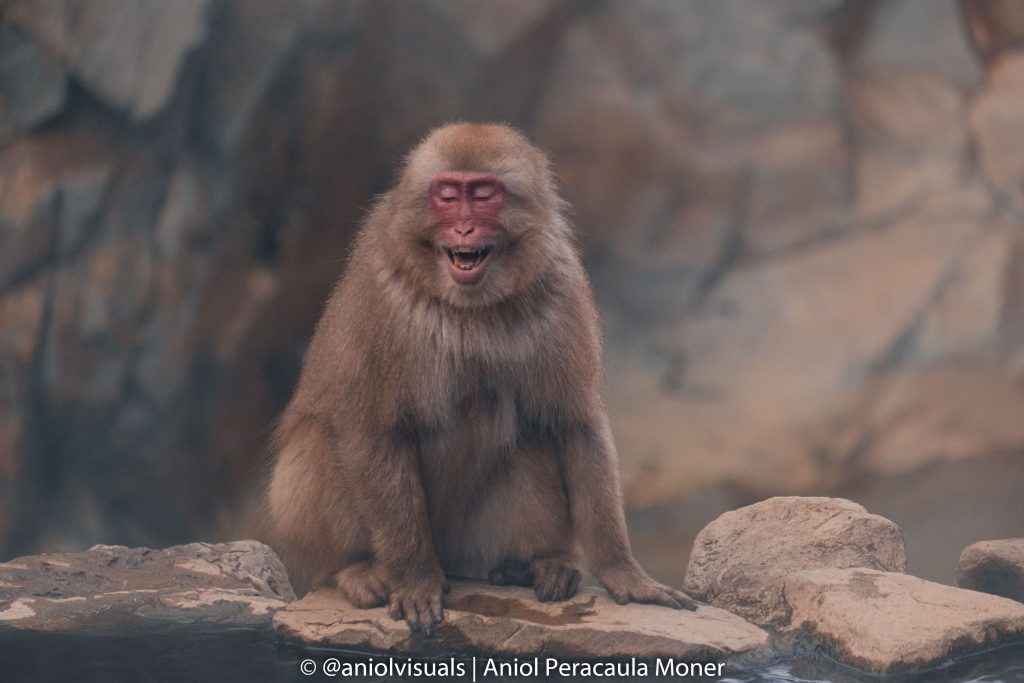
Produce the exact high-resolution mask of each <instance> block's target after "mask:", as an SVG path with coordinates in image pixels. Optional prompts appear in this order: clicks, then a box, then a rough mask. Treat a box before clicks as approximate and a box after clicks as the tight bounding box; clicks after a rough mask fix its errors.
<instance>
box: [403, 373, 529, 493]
mask: <svg viewBox="0 0 1024 683" xmlns="http://www.w3.org/2000/svg"><path fill="white" fill-rule="evenodd" d="M447 410H448V419H447V420H445V426H444V427H443V428H442V429H440V430H437V431H435V432H434V433H433V434H431V435H429V436H428V437H426V438H425V439H424V440H423V442H421V444H420V452H421V456H422V462H423V466H424V467H423V468H424V475H425V477H424V478H425V480H426V481H424V484H425V485H426V487H427V489H428V494H431V493H432V494H434V495H432V496H430V498H431V499H432V500H435V501H440V500H445V501H448V500H455V499H458V498H461V497H464V496H465V495H468V494H469V493H470V491H469V489H471V488H473V487H476V486H477V484H478V483H479V481H480V480H483V479H486V478H487V477H489V476H491V474H492V473H493V471H494V469H495V468H496V467H500V466H501V460H502V458H504V457H506V456H507V455H508V452H509V451H510V449H511V448H512V446H513V445H514V444H515V442H516V437H517V434H516V423H517V419H516V411H515V403H514V401H513V400H511V397H510V396H509V395H508V394H507V393H506V392H502V391H501V390H499V389H497V388H490V387H489V388H483V389H481V390H477V391H461V392H457V393H454V394H453V395H452V397H451V398H450V403H449V405H448V408H447Z"/></svg>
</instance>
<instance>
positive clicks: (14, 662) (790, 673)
mask: <svg viewBox="0 0 1024 683" xmlns="http://www.w3.org/2000/svg"><path fill="white" fill-rule="evenodd" d="M371 659H372V661H373V662H374V663H375V664H376V665H377V666H385V665H386V664H387V662H388V658H386V657H381V656H379V655H374V656H372V658H371V656H369V655H365V654H359V653H354V652H345V651H340V650H334V649H327V648H324V649H321V648H304V647H300V646H297V645H294V644H291V643H287V642H283V641H281V640H280V639H278V638H277V637H276V636H275V635H274V634H273V633H270V632H267V631H254V630H249V629H239V630H226V631H225V630H221V631H218V632H216V633H200V634H196V633H180V634H173V633H172V634H141V633H140V634H138V635H117V636H87V635H73V634H41V633H38V632H26V631H17V630H0V681H3V682H5V683H6V682H12V683H21V682H25V683H29V682H31V683H38V682H47V683H48V682H50V681H54V682H61V683H63V682H65V681H71V682H79V683H92V682H96V683H107V682H118V681H132V682H135V681H224V682H230V681H251V682H254V683H284V682H290V681H329V680H349V681H351V680H364V681H381V680H400V678H397V679H396V678H388V677H379V676H377V677H375V676H369V677H346V676H344V675H343V672H338V673H337V674H336V675H335V676H328V675H326V674H325V673H324V671H323V669H324V667H325V665H326V664H327V662H328V661H336V662H349V663H354V662H363V663H365V662H367V661H368V660H371ZM420 661H421V662H422V661H428V662H432V664H430V666H434V667H440V666H443V665H448V664H449V663H450V662H453V661H458V662H462V665H463V666H464V667H465V669H464V670H465V671H466V672H467V675H466V676H464V677H455V678H453V677H447V678H446V679H440V678H437V677H421V678H411V677H410V678H407V679H405V680H465V681H471V680H472V678H471V677H470V676H469V675H468V672H469V666H470V660H468V659H459V660H446V659H433V660H420ZM303 662H306V664H305V666H306V667H307V668H308V667H310V666H311V665H312V666H314V667H315V669H316V670H315V672H314V673H313V674H311V675H305V674H303V673H302V671H301V667H302V666H303ZM394 662H396V663H398V662H408V660H407V659H406V658H396V659H395V660H394ZM478 666H482V665H479V664H478ZM435 670H436V669H435ZM478 671H479V672H480V673H481V674H482V668H479V669H478ZM479 680H491V681H498V680H501V681H544V680H550V679H548V678H546V677H545V676H544V675H543V672H541V674H540V675H537V676H527V677H520V678H516V677H506V678H502V677H489V678H488V677H484V676H482V675H481V676H480V678H479ZM558 680H563V679H558ZM598 680H603V681H609V680H621V679H616V678H607V677H606V678H601V679H598ZM639 680H646V681H652V683H653V682H655V681H667V680H673V681H697V680H700V681H712V680H718V681H726V682H728V683H769V682H787V683H804V682H808V681H832V682H835V683H846V682H848V681H850V682H853V681H864V680H878V679H865V678H863V677H857V676H856V675H855V674H853V673H852V672H847V671H843V670H841V669H838V668H836V667H834V666H833V667H829V666H824V665H820V664H815V663H811V662H802V661H780V662H776V663H773V664H770V665H765V666H762V667H761V668H760V669H758V670H757V671H754V672H750V673H743V674H736V673H732V674H730V673H726V675H725V676H724V677H722V678H715V677H692V676H691V677H682V678H664V677H663V678H660V679H659V678H657V677H655V676H653V675H652V676H650V677H646V678H643V679H639ZM884 680H886V681H887V682H888V681H892V683H911V682H913V683H923V682H925V681H927V682H928V683H961V682H966V681H977V682H978V683H981V682H982V681H984V682H986V683H1024V645H1018V646H1014V647H1007V648H1002V650H1000V651H996V652H991V653H988V654H985V655H980V656H977V657H974V658H973V659H971V660H967V661H964V662H960V663H958V664H956V665H950V666H948V667H944V668H942V669H938V670H935V671H930V672H926V673H924V674H918V675H916V676H914V677H911V678H906V677H899V678H892V679H884Z"/></svg>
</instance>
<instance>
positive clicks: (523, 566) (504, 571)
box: [487, 560, 533, 586]
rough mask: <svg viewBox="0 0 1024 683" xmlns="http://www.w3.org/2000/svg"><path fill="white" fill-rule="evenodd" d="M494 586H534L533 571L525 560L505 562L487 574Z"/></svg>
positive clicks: (488, 579)
mask: <svg viewBox="0 0 1024 683" xmlns="http://www.w3.org/2000/svg"><path fill="white" fill-rule="evenodd" d="M487 581H488V582H490V583H491V584H492V585H494V586H532V585H533V570H532V569H531V568H530V563H529V562H527V561H525V560H505V561H504V562H502V563H501V564H499V565H498V566H497V567H495V568H494V569H492V570H491V571H490V572H488V573H487Z"/></svg>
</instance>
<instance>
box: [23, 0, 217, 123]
mask: <svg viewBox="0 0 1024 683" xmlns="http://www.w3.org/2000/svg"><path fill="white" fill-rule="evenodd" d="M208 5H209V0H176V1H175V2H159V1H155V2H154V1H149V0H132V1H130V2H121V1H120V0H84V1H82V2H78V1H76V0H44V1H42V2H37V1H36V0H27V1H26V0H13V1H12V2H8V3H7V4H6V5H5V7H4V16H5V18H6V19H7V20H8V21H10V22H12V23H13V24H15V25H16V26H18V27H19V28H21V29H22V30H24V31H25V32H26V33H28V34H30V35H32V36H33V37H34V38H35V39H37V40H38V41H39V42H40V43H41V44H43V45H45V46H46V48H47V49H48V51H49V52H51V53H52V54H55V55H57V57H58V58H59V59H60V61H61V62H62V63H63V64H64V66H65V68H66V69H67V70H68V71H69V72H71V73H72V74H74V75H75V76H76V77H77V78H78V79H79V80H80V81H81V82H82V83H83V84H84V85H85V86H86V87H87V88H89V89H90V90H92V91H93V92H94V93H95V94H96V95H98V96H99V97H100V98H101V99H103V100H105V101H106V102H108V103H109V104H110V105H112V106H114V107H115V108H118V109H123V110H126V111H128V112H130V113H131V115H132V116H133V117H134V118H136V119H147V118H149V117H151V116H153V115H154V114H156V113H157V112H158V111H160V110H161V109H162V108H163V107H164V105H166V104H167V101H168V99H169V98H170V96H171V93H172V92H173V90H174V86H175V84H176V82H177V78H178V72H179V70H180V69H181V66H182V64H183V63H184V60H185V57H186V56H187V55H188V54H189V52H190V51H191V50H192V49H193V48H195V47H196V46H197V45H199V44H200V43H201V42H202V41H203V39H204V38H205V36H206V26H205V20H206V10H207V6H208Z"/></svg>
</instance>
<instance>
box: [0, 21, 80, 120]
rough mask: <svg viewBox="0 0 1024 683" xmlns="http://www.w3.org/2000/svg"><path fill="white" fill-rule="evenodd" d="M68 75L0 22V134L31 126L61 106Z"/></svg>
mask: <svg viewBox="0 0 1024 683" xmlns="http://www.w3.org/2000/svg"><path fill="white" fill-rule="evenodd" d="M66 93H67V76H66V75H65V74H64V71H63V70H62V69H61V68H60V65H59V64H57V62H55V61H54V60H53V59H52V58H51V57H50V56H49V55H47V54H46V53H45V52H44V51H43V50H42V49H40V47H39V46H38V45H36V44H35V43H33V42H32V41H31V40H29V39H28V38H27V37H25V36H24V35H22V34H21V32H20V31H17V30H15V29H13V28H11V27H10V26H9V25H7V24H4V23H2V22H0V136H2V135H3V132H4V128H6V127H8V126H10V127H11V128H14V129H15V130H18V131H26V130H32V129H33V128H35V127H36V126H38V125H40V124H42V123H44V122H45V121H47V120H48V119H49V118H51V117H52V116H53V115H54V114H56V113H57V112H59V111H60V110H61V109H62V108H63V107H64V101H65V99H66Z"/></svg>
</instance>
